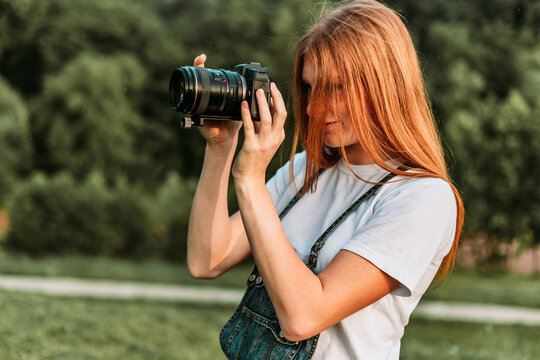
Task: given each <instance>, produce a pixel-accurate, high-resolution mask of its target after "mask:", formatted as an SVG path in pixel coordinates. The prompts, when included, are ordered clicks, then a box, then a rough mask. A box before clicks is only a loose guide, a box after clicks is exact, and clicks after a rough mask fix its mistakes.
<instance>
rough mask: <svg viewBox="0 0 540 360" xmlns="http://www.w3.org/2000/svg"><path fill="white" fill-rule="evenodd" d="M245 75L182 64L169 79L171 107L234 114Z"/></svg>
mask: <svg viewBox="0 0 540 360" xmlns="http://www.w3.org/2000/svg"><path fill="white" fill-rule="evenodd" d="M246 91H247V86H246V79H245V78H244V77H243V76H242V75H241V74H239V73H238V72H235V71H229V70H221V69H220V70H214V69H206V68H203V67H198V66H182V67H179V68H178V69H176V70H175V71H174V72H173V74H172V76H171V81H170V83H169V96H170V102H171V107H172V108H173V110H176V111H179V112H182V113H184V114H193V115H199V114H205V115H220V116H237V115H239V114H240V103H241V102H242V101H243V100H245V99H246Z"/></svg>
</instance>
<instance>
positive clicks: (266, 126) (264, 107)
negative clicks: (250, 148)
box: [255, 89, 272, 133]
mask: <svg viewBox="0 0 540 360" xmlns="http://www.w3.org/2000/svg"><path fill="white" fill-rule="evenodd" d="M255 95H256V97H257V106H258V107H259V118H260V123H261V131H260V132H261V133H269V132H270V130H271V129H272V115H271V114H270V108H269V107H268V102H267V101H266V95H265V93H264V90H263V89H258V90H257V92H256V93H255Z"/></svg>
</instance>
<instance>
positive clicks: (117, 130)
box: [32, 54, 146, 179]
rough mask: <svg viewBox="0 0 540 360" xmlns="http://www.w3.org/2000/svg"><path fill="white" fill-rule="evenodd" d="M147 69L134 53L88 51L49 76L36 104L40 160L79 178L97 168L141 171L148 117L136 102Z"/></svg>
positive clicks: (45, 165)
mask: <svg viewBox="0 0 540 360" xmlns="http://www.w3.org/2000/svg"><path fill="white" fill-rule="evenodd" d="M145 77H146V73H145V71H144V69H143V68H142V66H141V65H140V63H139V62H138V61H137V60H136V59H135V58H133V57H131V56H130V55H117V56H114V57H113V56H110V57H103V56H100V55H93V54H82V55H80V56H79V57H78V58H76V59H74V60H73V61H72V62H70V63H69V64H67V65H66V66H65V67H64V68H63V70H62V71H61V72H59V73H58V74H57V75H55V76H51V77H48V78H47V79H46V80H45V84H44V90H43V95H42V96H41V97H40V98H38V99H37V101H36V102H35V103H33V109H34V114H35V115H34V119H33V127H32V131H33V137H34V138H35V139H36V145H37V149H38V155H39V157H37V160H38V165H39V167H40V168H41V169H46V170H47V172H48V173H55V172H57V171H60V170H68V171H69V172H71V173H72V174H74V175H75V176H76V177H78V178H79V179H82V178H84V177H85V176H86V175H88V174H89V173H90V172H91V171H92V170H100V171H102V172H103V173H104V174H106V175H107V176H108V177H110V178H112V179H114V177H115V176H120V175H124V176H129V175H131V176H135V173H134V171H132V170H133V169H135V168H136V166H137V156H136V155H137V154H136V149H135V148H134V139H135V137H136V135H137V132H138V131H140V130H141V127H142V119H141V117H140V115H139V114H138V113H137V112H136V111H135V109H134V108H133V106H132V103H133V102H136V101H137V99H138V98H139V97H140V96H141V89H142V86H143V84H144V82H145Z"/></svg>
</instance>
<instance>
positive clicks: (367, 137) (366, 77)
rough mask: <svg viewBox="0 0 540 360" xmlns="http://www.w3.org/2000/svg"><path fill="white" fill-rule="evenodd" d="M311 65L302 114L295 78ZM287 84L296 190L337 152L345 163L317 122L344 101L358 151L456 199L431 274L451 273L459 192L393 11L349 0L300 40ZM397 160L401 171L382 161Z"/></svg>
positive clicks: (310, 184)
mask: <svg viewBox="0 0 540 360" xmlns="http://www.w3.org/2000/svg"><path fill="white" fill-rule="evenodd" d="M305 59H309V60H310V61H311V62H312V63H313V66H314V69H315V84H316V86H314V87H313V89H312V93H311V99H310V107H311V116H310V117H309V119H308V116H307V114H306V107H307V96H308V93H307V91H308V90H307V89H306V84H305V83H304V81H303V79H302V72H303V65H304V60H305ZM293 81H294V83H293V90H294V97H295V115H296V125H295V133H294V139H293V150H292V152H291V162H290V164H291V169H290V170H291V178H292V174H293V169H292V166H293V161H292V159H293V157H294V154H295V149H296V146H297V144H298V140H299V139H302V146H303V148H304V149H305V150H306V170H305V175H306V176H305V180H304V186H303V192H304V193H305V192H306V191H309V190H311V191H313V190H315V188H316V184H317V178H318V174H319V169H321V168H328V167H331V166H333V165H335V164H336V163H337V162H338V161H339V159H340V158H343V159H344V161H345V162H346V163H347V164H348V165H349V166H350V164H349V161H348V159H347V155H346V152H345V148H344V147H343V145H342V146H341V148H340V149H334V150H331V149H328V148H326V147H325V146H324V144H323V136H324V122H325V120H324V119H325V118H326V115H327V114H328V113H329V112H332V111H335V109H336V108H337V104H338V102H339V101H343V100H345V102H346V103H347V106H348V111H349V114H350V116H351V119H352V124H353V127H354V131H355V133H356V136H357V138H358V141H359V143H360V144H362V148H363V150H364V151H365V152H366V154H367V155H369V156H370V157H371V158H372V159H373V161H374V162H375V163H376V164H377V165H379V166H381V167H382V168H384V169H386V170H388V171H391V172H393V173H395V174H397V175H404V176H407V177H437V178H441V179H443V180H445V181H446V182H448V183H449V184H450V186H451V187H452V190H453V192H454V196H455V199H456V205H457V223H456V233H455V236H454V241H453V245H452V248H451V250H450V252H449V253H448V255H446V257H445V258H444V259H443V262H442V264H441V266H440V268H439V271H438V273H437V276H436V278H437V279H439V280H440V281H442V280H443V279H444V277H445V276H446V274H447V273H449V272H451V270H452V268H453V265H454V261H455V256H456V252H457V245H458V239H459V236H460V234H461V229H462V225H463V215H464V208H463V202H462V200H461V197H460V195H459V193H458V191H457V189H456V187H455V186H454V185H453V184H452V181H451V180H450V177H449V175H448V172H447V168H446V164H445V160H444V154H443V150H442V146H441V142H440V139H439V136H438V133H437V128H436V125H435V121H434V119H433V115H432V112H431V109H430V105H429V102H428V98H427V94H426V91H425V87H424V81H423V78H422V73H421V71H420V66H419V62H418V57H417V55H416V51H415V49H414V46H413V43H412V40H411V38H410V36H409V33H408V32H407V29H406V28H405V26H404V24H403V22H402V21H401V19H400V18H399V17H398V15H397V14H396V13H395V12H394V11H392V10H391V9H389V8H387V7H386V6H384V5H382V4H380V3H378V2H376V1H373V0H360V1H354V2H352V3H350V4H347V5H345V6H343V7H340V8H338V9H336V10H334V11H332V12H330V13H329V14H327V15H326V16H324V17H323V18H321V19H320V20H319V21H318V22H317V23H316V24H315V25H314V26H313V27H312V28H311V29H310V30H309V31H308V32H307V33H306V34H305V35H304V36H303V37H302V38H301V40H300V42H299V44H298V51H297V55H296V60H295V68H294V77H293ZM391 159H400V161H404V162H405V163H406V164H407V168H409V169H415V170H416V171H413V172H406V171H402V170H398V169H395V168H394V167H392V166H390V165H388V164H387V163H386V161H388V160H391Z"/></svg>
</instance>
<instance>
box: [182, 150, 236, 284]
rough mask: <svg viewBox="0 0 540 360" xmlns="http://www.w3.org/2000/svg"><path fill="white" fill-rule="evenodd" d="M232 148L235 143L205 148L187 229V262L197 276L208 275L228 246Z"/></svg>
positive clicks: (229, 238)
mask: <svg viewBox="0 0 540 360" xmlns="http://www.w3.org/2000/svg"><path fill="white" fill-rule="evenodd" d="M235 147H236V142H234V144H231V145H230V146H228V147H226V148H218V147H215V146H209V145H207V147H206V151H205V156H204V163H203V169H202V172H201V177H200V179H199V184H198V186H197V190H196V192H195V197H194V199H193V205H192V208H191V214H190V219H189V229H188V252H187V256H188V257H187V261H188V266H189V269H190V271H191V273H192V274H193V275H194V276H197V277H199V276H201V277H205V274H208V273H209V272H211V271H212V269H214V268H215V267H216V265H217V264H219V263H220V261H221V260H222V258H223V257H224V256H225V255H226V253H227V248H228V246H229V244H230V240H231V229H230V222H229V210H228V206H227V188H228V183H229V175H230V169H231V163H232V159H233V156H234V149H235Z"/></svg>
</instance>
